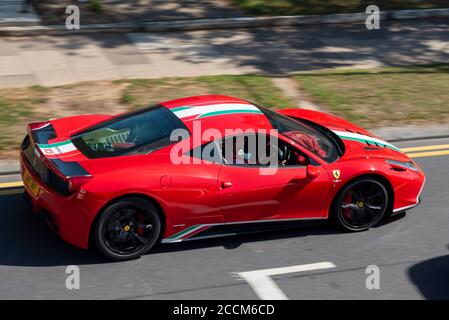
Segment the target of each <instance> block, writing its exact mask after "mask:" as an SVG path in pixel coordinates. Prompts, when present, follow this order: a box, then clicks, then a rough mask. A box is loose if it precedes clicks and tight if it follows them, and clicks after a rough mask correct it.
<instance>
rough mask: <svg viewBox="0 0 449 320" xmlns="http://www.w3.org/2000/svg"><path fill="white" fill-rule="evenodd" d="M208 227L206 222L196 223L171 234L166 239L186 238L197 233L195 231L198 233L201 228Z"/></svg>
mask: <svg viewBox="0 0 449 320" xmlns="http://www.w3.org/2000/svg"><path fill="white" fill-rule="evenodd" d="M208 228H209V225H207V224H198V225H194V226H190V227H188V228H186V229H184V230H182V231H180V232H178V233H175V234H174V235H171V236H170V237H168V238H167V239H169V240H181V239H187V238H189V237H191V236H192V235H194V234H197V233H199V232H201V231H203V230H206V229H208Z"/></svg>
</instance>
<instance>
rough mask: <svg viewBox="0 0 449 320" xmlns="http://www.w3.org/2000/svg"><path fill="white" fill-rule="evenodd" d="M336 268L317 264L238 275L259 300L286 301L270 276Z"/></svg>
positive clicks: (327, 263)
mask: <svg viewBox="0 0 449 320" xmlns="http://www.w3.org/2000/svg"><path fill="white" fill-rule="evenodd" d="M336 267H337V266H336V265H335V264H334V263H332V262H319V263H311V264H303V265H298V266H291V267H282V268H273V269H262V270H255V271H246V272H239V273H238V275H239V276H241V277H242V278H243V279H245V280H246V281H247V282H248V284H249V285H250V286H251V288H253V290H254V292H255V293H256V294H257V296H258V297H259V298H260V299H262V300H288V297H287V296H286V295H285V294H284V293H283V292H282V290H281V289H280V288H279V287H278V286H277V285H276V283H275V282H274V281H273V279H272V278H271V276H275V275H280V274H287V273H296V272H304V271H312V270H321V269H330V268H336Z"/></svg>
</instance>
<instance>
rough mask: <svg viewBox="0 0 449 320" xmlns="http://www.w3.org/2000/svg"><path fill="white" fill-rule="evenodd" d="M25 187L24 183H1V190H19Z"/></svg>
mask: <svg viewBox="0 0 449 320" xmlns="http://www.w3.org/2000/svg"><path fill="white" fill-rule="evenodd" d="M18 187H23V182H22V181H14V182H2V183H0V189H4V188H18Z"/></svg>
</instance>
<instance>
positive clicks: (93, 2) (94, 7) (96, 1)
mask: <svg viewBox="0 0 449 320" xmlns="http://www.w3.org/2000/svg"><path fill="white" fill-rule="evenodd" d="M89 9H90V10H91V11H93V12H95V13H100V12H101V11H103V6H102V5H101V1H100V0H90V1H89Z"/></svg>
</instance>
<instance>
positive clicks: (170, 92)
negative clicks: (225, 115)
mask: <svg viewBox="0 0 449 320" xmlns="http://www.w3.org/2000/svg"><path fill="white" fill-rule="evenodd" d="M124 82H125V83H128V86H127V88H126V89H124V90H123V93H122V98H121V101H122V102H123V103H126V104H128V105H129V106H130V107H131V109H136V108H140V107H144V106H148V105H151V104H154V103H158V102H161V101H166V100H171V99H176V98H181V97H187V96H193V95H203V94H224V95H232V96H235V97H239V98H242V99H246V100H250V101H254V102H257V103H259V104H262V105H265V106H267V107H277V108H282V107H295V103H294V102H293V101H290V100H289V99H287V98H285V97H283V95H282V92H281V90H279V89H278V88H277V87H275V86H274V85H273V83H272V82H271V80H270V79H269V78H267V77H264V76H257V75H237V76H233V75H223V76H204V77H196V78H165V79H156V80H149V79H138V80H122V81H121V83H124Z"/></svg>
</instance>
